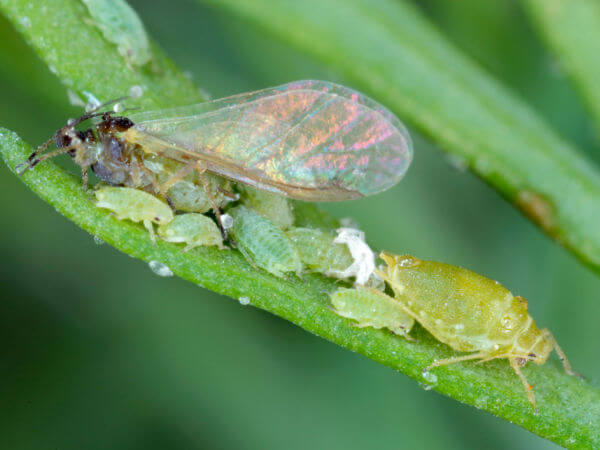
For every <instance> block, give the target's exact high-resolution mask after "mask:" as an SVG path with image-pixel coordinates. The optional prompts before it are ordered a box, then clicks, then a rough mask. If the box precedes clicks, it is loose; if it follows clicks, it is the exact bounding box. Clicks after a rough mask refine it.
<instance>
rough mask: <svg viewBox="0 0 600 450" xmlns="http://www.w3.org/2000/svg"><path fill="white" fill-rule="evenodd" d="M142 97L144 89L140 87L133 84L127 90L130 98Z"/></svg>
mask: <svg viewBox="0 0 600 450" xmlns="http://www.w3.org/2000/svg"><path fill="white" fill-rule="evenodd" d="M142 95H144V88H143V87H141V86H140V85H137V84H134V85H133V86H131V88H129V96H130V97H131V98H140V97H141V96H142Z"/></svg>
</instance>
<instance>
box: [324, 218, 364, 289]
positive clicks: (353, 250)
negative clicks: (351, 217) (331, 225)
mask: <svg viewBox="0 0 600 450" xmlns="http://www.w3.org/2000/svg"><path fill="white" fill-rule="evenodd" d="M337 233H338V235H337V237H336V238H335V239H334V240H333V242H334V243H335V244H346V245H347V246H348V250H349V251H350V254H351V255H352V258H354V262H353V263H352V264H351V265H350V266H349V267H348V268H346V269H344V270H331V271H329V272H328V273H327V274H326V275H331V276H335V277H338V278H349V277H356V284H365V283H366V282H367V281H368V280H369V278H370V277H371V275H372V274H373V272H374V270H375V254H374V253H373V250H371V248H370V247H369V246H368V245H367V243H366V242H365V233H364V232H363V231H360V230H357V229H356V228H338V229H337Z"/></svg>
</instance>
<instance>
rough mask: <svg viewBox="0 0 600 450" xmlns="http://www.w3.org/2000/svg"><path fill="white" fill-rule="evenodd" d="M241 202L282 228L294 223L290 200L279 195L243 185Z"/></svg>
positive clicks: (284, 228)
mask: <svg viewBox="0 0 600 450" xmlns="http://www.w3.org/2000/svg"><path fill="white" fill-rule="evenodd" d="M242 202H243V203H244V205H245V206H247V207H249V208H252V209H253V210H254V211H256V212H257V213H259V214H260V215H261V216H263V217H266V218H267V219H269V220H270V221H271V222H273V223H274V224H275V225H277V226H278V227H279V228H281V229H282V230H286V229H288V228H290V227H291V226H292V225H293V224H294V214H293V212H292V207H291V205H290V202H289V201H288V199H287V198H285V197H282V196H281V195H277V194H272V193H270V192H265V191H261V190H258V189H254V188H252V187H250V186H244V187H243V189H242Z"/></svg>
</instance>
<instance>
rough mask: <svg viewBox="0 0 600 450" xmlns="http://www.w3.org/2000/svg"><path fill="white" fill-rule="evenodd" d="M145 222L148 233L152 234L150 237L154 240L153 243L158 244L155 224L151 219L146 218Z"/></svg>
mask: <svg viewBox="0 0 600 450" xmlns="http://www.w3.org/2000/svg"><path fill="white" fill-rule="evenodd" d="M143 223H144V226H145V227H146V230H148V233H149V234H150V239H151V240H152V243H153V244H154V245H156V236H155V235H154V226H153V225H152V222H151V221H149V220H144V222H143Z"/></svg>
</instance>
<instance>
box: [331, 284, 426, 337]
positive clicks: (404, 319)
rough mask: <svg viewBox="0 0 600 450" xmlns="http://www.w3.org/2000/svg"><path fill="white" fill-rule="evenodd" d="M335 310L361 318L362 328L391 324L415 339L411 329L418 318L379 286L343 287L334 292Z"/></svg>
mask: <svg viewBox="0 0 600 450" xmlns="http://www.w3.org/2000/svg"><path fill="white" fill-rule="evenodd" d="M330 297H331V303H333V306H334V307H335V313H336V314H338V315H340V316H342V317H346V318H348V319H353V320H356V321H357V322H358V324H357V325H356V326H357V327H359V328H363V327H373V328H387V329H388V330H390V331H391V332H392V333H395V334H398V335H400V336H404V337H405V338H406V339H408V340H412V338H411V337H410V336H408V333H409V332H410V330H411V328H412V326H413V325H414V323H415V321H414V319H413V318H412V317H411V316H410V315H408V314H407V313H406V311H404V308H403V307H402V305H401V304H400V302H399V301H398V300H396V299H394V298H392V297H390V296H388V295H386V294H384V293H383V292H381V291H378V290H377V289H373V288H369V287H364V286H357V287H356V288H353V289H348V288H339V289H338V290H337V291H335V292H334V293H333V294H331V295H330Z"/></svg>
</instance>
